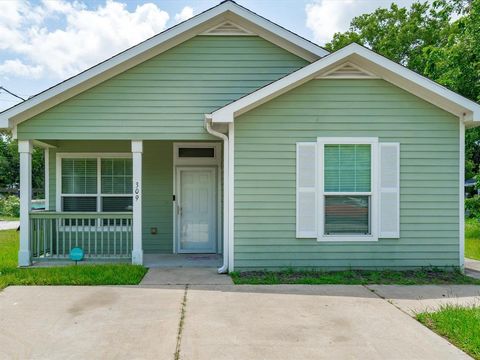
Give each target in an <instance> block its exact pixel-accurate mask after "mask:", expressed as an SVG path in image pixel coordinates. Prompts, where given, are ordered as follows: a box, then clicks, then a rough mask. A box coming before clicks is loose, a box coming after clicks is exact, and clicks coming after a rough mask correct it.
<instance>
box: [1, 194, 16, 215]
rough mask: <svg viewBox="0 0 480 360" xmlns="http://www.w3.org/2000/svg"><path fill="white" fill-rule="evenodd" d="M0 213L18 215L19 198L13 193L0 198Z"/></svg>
mask: <svg viewBox="0 0 480 360" xmlns="http://www.w3.org/2000/svg"><path fill="white" fill-rule="evenodd" d="M0 214H1V215H3V216H11V217H19V216H20V198H19V197H18V196H14V195H10V196H7V197H5V198H0Z"/></svg>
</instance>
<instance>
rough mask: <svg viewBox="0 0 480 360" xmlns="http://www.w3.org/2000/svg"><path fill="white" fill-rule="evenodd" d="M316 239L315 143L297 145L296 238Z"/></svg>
mask: <svg viewBox="0 0 480 360" xmlns="http://www.w3.org/2000/svg"><path fill="white" fill-rule="evenodd" d="M316 237H317V143H315V142H311V143H307V142H303V143H297V238H316Z"/></svg>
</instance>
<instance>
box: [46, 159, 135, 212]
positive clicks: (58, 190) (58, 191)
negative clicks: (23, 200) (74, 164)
mask: <svg viewBox="0 0 480 360" xmlns="http://www.w3.org/2000/svg"><path fill="white" fill-rule="evenodd" d="M76 158H78V159H97V192H96V193H95V194H64V193H62V159H76ZM104 158H108V159H112V158H114V159H115V158H119V159H129V158H132V153H75V152H68V153H56V162H55V204H56V206H55V210H56V211H63V209H62V197H63V196H71V197H84V196H85V197H96V198H97V212H101V198H102V197H107V196H132V197H133V193H132V194H118V195H117V194H102V192H101V189H102V183H101V178H102V176H101V159H104ZM132 191H133V188H132Z"/></svg>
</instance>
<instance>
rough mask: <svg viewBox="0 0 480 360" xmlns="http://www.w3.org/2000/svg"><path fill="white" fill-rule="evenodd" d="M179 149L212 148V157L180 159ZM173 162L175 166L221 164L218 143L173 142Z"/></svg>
mask: <svg viewBox="0 0 480 360" xmlns="http://www.w3.org/2000/svg"><path fill="white" fill-rule="evenodd" d="M181 148H189V149H195V148H213V155H214V156H213V157H204V158H203V157H191V158H188V157H180V156H179V154H178V152H179V149H181ZM173 161H174V164H175V165H176V166H180V165H195V166H199V165H215V166H219V165H220V164H221V152H220V143H218V142H216V143H212V142H175V143H173Z"/></svg>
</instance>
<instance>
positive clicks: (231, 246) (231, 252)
mask: <svg viewBox="0 0 480 360" xmlns="http://www.w3.org/2000/svg"><path fill="white" fill-rule="evenodd" d="M228 139H229V146H228V157H229V161H228V179H229V182H228V224H229V226H228V271H229V272H232V271H234V270H235V214H234V211H235V202H234V199H235V197H234V195H235V194H234V191H235V185H234V184H235V167H234V165H235V164H234V161H235V125H234V124H233V123H230V124H228Z"/></svg>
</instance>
